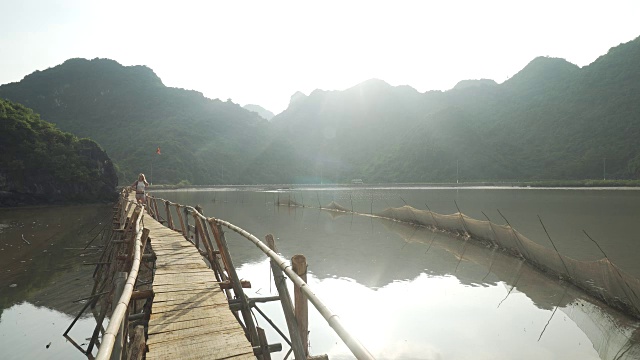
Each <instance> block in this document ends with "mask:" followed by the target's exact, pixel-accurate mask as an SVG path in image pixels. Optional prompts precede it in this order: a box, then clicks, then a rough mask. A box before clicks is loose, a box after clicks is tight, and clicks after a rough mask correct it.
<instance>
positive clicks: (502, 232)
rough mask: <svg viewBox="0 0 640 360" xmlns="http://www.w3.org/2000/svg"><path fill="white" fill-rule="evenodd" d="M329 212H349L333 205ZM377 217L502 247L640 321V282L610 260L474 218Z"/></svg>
mask: <svg viewBox="0 0 640 360" xmlns="http://www.w3.org/2000/svg"><path fill="white" fill-rule="evenodd" d="M327 209H339V210H340V211H349V210H347V209H345V208H344V207H342V206H340V205H338V204H336V203H333V202H332V204H331V207H330V208H329V207H327ZM376 216H380V217H384V218H388V219H393V220H396V221H401V222H406V223H411V224H415V225H420V226H427V227H430V228H432V229H434V230H439V231H446V232H450V233H452V234H454V235H458V236H463V237H470V238H472V239H474V240H477V241H480V242H483V243H485V244H487V245H491V246H495V247H498V248H500V249H502V250H505V251H507V252H509V253H511V254H512V255H514V256H518V257H521V258H523V259H525V260H526V261H528V262H530V263H531V264H533V265H534V266H535V267H537V268H538V269H540V270H542V271H543V272H546V273H549V274H551V275H555V276H558V277H560V278H562V279H564V280H566V281H569V282H571V283H573V284H574V285H576V286H578V287H580V288H582V289H583V290H585V291H586V292H588V293H590V294H592V295H594V296H596V297H597V298H599V299H601V300H603V301H604V302H606V303H607V304H609V305H610V306H613V307H616V308H618V309H621V310H623V311H625V312H627V313H629V314H630V315H632V316H635V317H636V318H640V298H639V297H638V295H639V294H640V280H639V279H637V278H635V277H634V276H632V275H630V274H628V273H626V272H624V271H623V270H621V269H619V268H618V267H616V266H615V265H614V264H613V263H611V262H610V261H609V259H608V258H607V257H604V258H602V259H600V260H596V261H584V260H576V259H573V258H571V257H568V256H565V255H561V254H560V253H558V252H557V251H555V250H554V249H553V248H549V247H545V246H543V245H540V244H538V243H536V242H534V241H532V240H530V239H528V238H527V237H526V236H524V235H522V234H521V233H519V232H518V231H517V230H515V229H513V228H512V227H511V226H509V225H500V224H495V223H492V222H490V221H484V220H477V219H473V218H470V217H468V216H466V215H464V214H462V213H455V214H451V215H443V214H438V213H436V212H432V211H428V210H419V209H415V208H413V207H411V206H408V205H405V206H402V207H397V208H387V209H385V210H384V211H382V212H381V213H379V214H377V215H376ZM551 245H552V244H551Z"/></svg>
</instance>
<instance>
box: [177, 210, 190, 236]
mask: <svg viewBox="0 0 640 360" xmlns="http://www.w3.org/2000/svg"><path fill="white" fill-rule="evenodd" d="M176 214H178V220H180V229H182V235H183V236H184V235H185V234H186V233H187V230H185V228H184V219H183V218H182V213H181V212H180V204H176Z"/></svg>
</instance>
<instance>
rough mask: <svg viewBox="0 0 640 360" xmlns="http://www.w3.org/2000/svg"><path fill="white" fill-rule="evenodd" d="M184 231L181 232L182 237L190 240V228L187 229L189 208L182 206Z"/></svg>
mask: <svg viewBox="0 0 640 360" xmlns="http://www.w3.org/2000/svg"><path fill="white" fill-rule="evenodd" d="M184 222H185V232H184V233H183V234H182V235H184V238H185V239H187V240H188V241H191V229H189V208H188V207H186V206H185V207H184Z"/></svg>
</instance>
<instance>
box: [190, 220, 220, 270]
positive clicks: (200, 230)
mask: <svg viewBox="0 0 640 360" xmlns="http://www.w3.org/2000/svg"><path fill="white" fill-rule="evenodd" d="M193 220H194V221H195V223H196V239H198V238H201V239H202V244H203V245H204V248H205V250H206V251H207V259H208V260H209V263H211V264H213V261H214V256H216V255H215V254H214V253H213V249H212V248H211V244H210V243H209V242H208V241H207V236H206V235H205V231H206V229H205V227H204V226H202V220H201V219H200V217H199V216H197V215H195V216H194V217H193ZM196 248H197V249H199V248H198V244H197V243H196ZM217 280H218V281H220V279H217Z"/></svg>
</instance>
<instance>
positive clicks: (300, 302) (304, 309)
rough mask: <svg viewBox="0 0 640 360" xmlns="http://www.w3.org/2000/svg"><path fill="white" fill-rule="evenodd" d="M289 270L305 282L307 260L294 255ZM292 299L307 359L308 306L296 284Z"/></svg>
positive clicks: (302, 256) (301, 256)
mask: <svg viewBox="0 0 640 360" xmlns="http://www.w3.org/2000/svg"><path fill="white" fill-rule="evenodd" d="M291 269H292V270H293V271H294V272H295V273H296V274H298V276H300V278H301V279H302V280H303V281H304V282H305V284H306V282H307V259H306V258H305V257H304V255H294V256H293V257H292V258H291ZM293 298H294V304H295V308H294V309H295V317H296V321H297V323H298V332H299V333H300V340H301V341H302V346H303V348H304V353H305V358H306V357H309V304H308V302H307V298H306V296H304V294H303V293H302V288H301V287H300V286H298V285H297V284H295V285H294V287H293Z"/></svg>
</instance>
